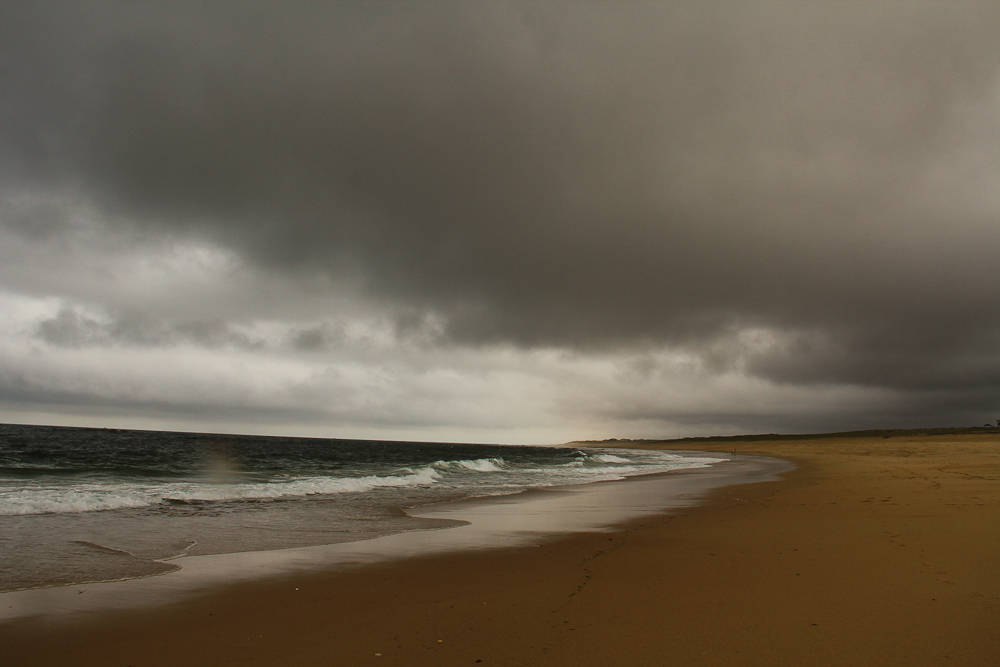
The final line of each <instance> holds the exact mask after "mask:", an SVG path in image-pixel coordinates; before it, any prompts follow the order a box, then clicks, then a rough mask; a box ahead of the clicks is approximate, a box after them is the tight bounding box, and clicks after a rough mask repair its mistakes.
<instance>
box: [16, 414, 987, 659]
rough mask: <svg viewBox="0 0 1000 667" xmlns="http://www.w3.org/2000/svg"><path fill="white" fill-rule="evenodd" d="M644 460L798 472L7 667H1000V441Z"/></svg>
mask: <svg viewBox="0 0 1000 667" xmlns="http://www.w3.org/2000/svg"><path fill="white" fill-rule="evenodd" d="M608 444H609V443H606V442H605V443H601V445H602V446H608ZM637 444H638V443H621V445H622V446H632V447H634V446H637ZM643 446H651V447H666V448H671V447H677V448H679V449H694V448H699V449H706V450H715V451H726V452H731V451H733V450H734V449H735V450H736V453H737V456H740V455H745V454H763V455H769V456H778V457H783V458H786V459H789V460H791V461H793V462H795V463H796V465H797V466H798V467H797V469H796V470H795V471H793V472H791V473H787V474H786V475H784V477H785V479H784V480H783V481H779V482H767V483H760V484H753V485H742V486H730V487H725V488H723V489H720V490H718V491H717V492H715V493H714V495H713V497H712V498H711V500H710V502H708V503H707V504H705V505H703V506H700V507H696V508H688V509H683V510H681V511H680V512H679V513H678V514H674V515H672V516H667V515H662V516H660V515H657V516H651V517H647V518H644V519H642V520H640V521H637V522H633V523H631V524H628V525H625V526H622V527H621V529H620V530H617V531H614V532H609V533H587V534H578V535H572V536H570V537H566V538H561V539H558V540H555V541H553V542H550V543H546V544H545V545H543V546H541V547H526V548H518V549H506V550H496V551H484V552H472V553H459V554H449V555H436V556H433V557H427V558H414V559H409V560H405V561H398V562H393V563H387V564H381V565H374V566H370V567H366V568H362V569H358V570H353V571H349V572H341V573H336V572H334V573H328V574H316V575H308V576H298V577H295V578H284V579H279V580H271V581H265V582H260V583H254V584H244V585H238V586H233V587H230V588H226V589H223V590H219V591H217V592H215V593H212V594H210V595H206V596H202V597H199V598H197V599H194V600H190V601H187V602H184V603H179V604H175V605H171V606H168V607H163V608H159V609H153V610H147V611H140V612H135V611H132V612H128V613H112V614H106V615H101V616H97V617H93V618H87V619H85V620H77V621H72V622H66V621H63V622H59V621H55V622H53V621H37V620H36V621H19V622H15V623H9V624H6V625H4V626H0V646H2V647H3V650H2V651H0V664H2V665H3V666H4V667H8V666H9V667H13V666H27V665H33V666H37V665H57V664H58V665H63V664H74V665H81V666H85V665H122V666H123V667H124V666H125V665H134V666H135V667H140V666H156V665H164V666H166V665H171V666H172V665H176V664H187V665H292V664H323V665H390V664H391V665H407V666H419V665H483V666H486V665H522V666H523V665H573V666H574V667H586V666H589V665H595V666H596V665H601V666H606V665H619V664H620V665H633V666H642V665H668V664H676V665H761V666H764V665H767V666H774V665H886V666H888V665H904V664H905V665H911V666H912V665H949V664H954V665H996V664H998V660H997V656H998V655H1000V573H998V565H1000V530H998V527H1000V484H998V479H1000V434H997V435H993V434H990V435H929V436H911V437H889V438H885V437H867V438H863V437H862V438H857V437H856V438H823V439H803V440H775V441H766V440H762V441H740V442H735V443H733V442H717V443H711V442H709V443H699V444H697V445H693V444H692V443H690V442H685V443H659V444H651V443H644V445H643Z"/></svg>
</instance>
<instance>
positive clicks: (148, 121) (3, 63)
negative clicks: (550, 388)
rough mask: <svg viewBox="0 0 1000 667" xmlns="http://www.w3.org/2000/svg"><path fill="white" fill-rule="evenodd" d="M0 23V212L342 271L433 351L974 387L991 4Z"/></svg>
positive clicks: (320, 336)
mask: <svg viewBox="0 0 1000 667" xmlns="http://www.w3.org/2000/svg"><path fill="white" fill-rule="evenodd" d="M0 11H2V12H3V16H2V17H0V26H2V27H0V30H2V35H0V37H2V39H0V44H2V45H3V46H2V47H0V58H2V59H0V67H2V70H0V72H2V77H3V78H2V81H3V83H2V86H3V90H2V95H3V98H2V99H3V101H2V102H0V104H2V106H0V121H2V123H3V125H2V134H0V142H2V145H3V149H4V156H3V158H0V160H2V163H0V164H2V166H0V168H2V169H3V172H2V173H3V176H4V178H5V179H6V181H7V183H8V184H15V185H6V186H4V187H5V188H7V187H17V186H18V185H20V186H24V185H26V184H34V185H37V184H39V183H41V184H50V185H51V184H59V185H63V186H65V185H70V186H73V187H78V188H82V189H84V190H86V191H88V192H90V193H91V194H92V195H93V196H94V197H95V198H97V200H98V201H99V202H100V203H101V205H102V206H104V207H105V208H106V209H107V210H109V211H113V212H114V213H115V216H116V219H127V220H131V221H132V222H131V224H134V225H137V226H141V227H145V228H147V229H149V228H158V227H162V229H163V230H164V231H165V232H169V233H173V234H176V233H181V234H190V235H193V236H195V237H201V238H204V239H207V240H210V241H212V242H215V243H219V244H222V245H223V246H226V247H228V248H231V249H234V250H235V251H237V252H239V253H241V254H242V255H243V256H244V257H245V258H246V259H248V260H249V261H251V262H254V263H256V264H258V265H260V266H265V267H268V268H269V269H271V270H273V269H278V270H281V271H286V272H289V273H291V274H296V273H300V272H301V273H302V274H307V273H315V272H317V271H319V272H326V273H329V274H331V275H335V276H345V275H347V276H355V277H358V276H359V277H360V278H361V280H362V284H363V285H364V290H365V294H366V296H367V297H368V298H371V299H374V300H377V301H378V302H380V303H383V304H387V305H390V306H392V305H394V304H395V305H396V306H400V307H405V312H406V313H407V315H405V316H401V318H400V323H399V327H400V328H401V329H405V328H406V327H407V326H409V325H408V324H407V322H408V321H409V320H414V321H421V318H425V317H431V316H433V317H439V318H441V321H442V322H444V325H443V326H444V334H445V335H446V336H448V337H450V339H451V340H454V341H457V342H473V343H482V342H513V343H515V344H517V345H521V346H528V347H530V346H544V345H557V346H571V347H578V348H581V349H597V348H603V349H611V348H614V347H616V346H622V345H625V346H634V345H642V344H647V343H649V344H663V343H665V344H676V345H682V346H687V347H688V348H690V349H692V350H695V351H700V352H702V353H704V354H705V355H706V359H715V360H716V361H717V363H718V364H719V365H720V368H724V367H725V366H726V364H727V363H735V361H736V360H737V359H738V357H739V350H738V349H737V348H735V347H734V348H732V349H727V348H726V345H725V340H727V337H729V336H731V335H733V333H734V332H736V331H738V330H740V329H742V328H754V327H757V328H765V329H772V330H775V331H778V332H782V337H781V345H778V346H776V347H774V348H772V349H770V350H769V351H766V352H761V353H759V354H757V355H756V356H755V357H754V358H753V359H752V360H751V361H750V363H749V364H748V365H747V366H746V370H747V371H748V372H751V373H755V374H758V375H761V376H765V377H770V378H773V379H776V380H778V381H781V382H792V383H857V384H865V385H876V386H897V387H904V388H905V387H910V388H914V389H920V390H923V389H927V388H934V387H940V388H952V387H960V386H966V385H968V384H970V383H971V384H972V385H974V386H976V387H981V388H983V389H984V391H987V392H992V394H991V395H993V396H995V395H996V393H997V387H998V385H1000V352H998V348H1000V345H998V343H1000V308H998V305H1000V271H998V268H997V267H998V266H1000V263H998V261H997V248H1000V224H998V222H1000V221H998V219H997V214H998V210H1000V205H998V204H1000V202H998V201H997V196H996V188H997V186H998V180H997V178H996V174H995V172H994V171H993V170H994V169H996V168H997V167H998V166H1000V165H998V163H997V161H996V158H995V149H996V147H997V142H998V139H1000V116H998V108H1000V93H998V90H1000V88H998V72H1000V42H998V41H997V39H996V35H997V34H1000V13H998V10H997V8H996V6H995V5H993V4H991V3H983V4H978V3H971V2H970V3H919V2H901V3H871V2H864V3H847V2H840V3H763V4H761V3H694V2H691V3H650V4H645V3H644V4H631V3H630V4H620V3H616V4H614V5H611V4H604V3H598V4H589V3H567V4H559V3H531V4H520V3H510V4H497V3H458V4H449V3H413V4H410V3H377V2H374V3H359V4H344V3H336V4H334V3H319V4H306V3H295V4H288V3H281V4H257V3H254V4H247V3H239V4H229V3H204V4H201V3H184V4H175V3H166V4H148V3H147V4H133V3H121V4H79V3H69V4H50V3H44V4H43V3H7V4H5V5H4V8H3V9H2V10H0ZM990 174H993V175H992V176H991V175H990ZM990 178H992V179H993V180H990ZM53 221H55V222H53ZM57 222H58V216H57V215H56V214H54V213H53V214H50V217H49V218H46V219H42V218H38V219H32V220H28V221H22V223H21V225H22V228H23V229H24V230H27V231H28V232H31V233H35V234H44V233H46V230H51V229H55V228H56V227H57V224H56V223H57ZM26 233H27V232H26ZM324 336H325V334H324V333H323V332H322V331H320V330H315V331H303V332H302V333H301V335H300V337H299V339H298V341H297V345H299V346H300V347H301V348H302V349H320V348H322V347H323V346H324V345H326V344H327V340H326V338H325V337H324ZM720 341H721V342H720Z"/></svg>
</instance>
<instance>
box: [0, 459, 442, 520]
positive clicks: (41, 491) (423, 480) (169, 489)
mask: <svg viewBox="0 0 1000 667" xmlns="http://www.w3.org/2000/svg"><path fill="white" fill-rule="evenodd" d="M439 478H440V473H438V472H437V471H436V470H434V469H433V468H431V467H425V468H419V469H417V470H414V471H413V472H412V473H410V474H406V475H388V476H385V477H379V476H377V475H369V476H366V477H307V478H302V479H296V480H291V481H287V482H279V483H262V482H261V483H237V484H204V483H195V482H180V483H169V484H141V485H140V484H87V485H75V486H73V487H36V488H27V489H17V490H12V491H0V515H7V516H11V515H26V514H51V513H56V512H60V513H78V512H95V511H101V510H112V509H128V508H134V507H148V506H152V505H158V504H160V503H161V502H163V501H164V500H174V501H178V500H179V501H184V502H192V501H224V500H253V499H268V498H284V497H295V496H309V495H318V494H322V495H326V494H337V493H351V492H364V491H370V490H372V489H375V488H382V487H406V486H410V487H413V486H429V485H431V484H435V483H436V482H437V481H438V479H439Z"/></svg>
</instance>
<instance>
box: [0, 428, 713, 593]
mask: <svg viewBox="0 0 1000 667" xmlns="http://www.w3.org/2000/svg"><path fill="white" fill-rule="evenodd" d="M718 461H719V459H717V458H712V457H711V456H709V455H696V454H678V453H673V452H662V451H640V450H617V449H616V450H601V449H592V448H587V449H586V450H583V449H575V448H572V447H529V446H505V445H477V444H443V443H422V442H383V441H370V440H335V439H318V438H283V437H265V436H242V435H206V434H191V433H168V432H153V431H126V430H104V429H85V428H64V427H48V426H22V425H0V591H5V590H6V591H11V590H19V589H26V588H42V587H48V586H57V585H63V584H73V583H87V582H95V581H110V580H118V579H129V578H138V577H147V576H151V575H156V574H162V573H166V572H170V571H172V570H175V569H176V568H177V566H176V564H174V563H173V560H174V559H176V558H178V557H181V556H195V555H207V554H226V553H238V552H249V551H265V550H273V549H286V548H291V547H301V546H313V545H323V544H334V543H338V542H351V541H358V540H366V539H371V538H374V537H378V536H381V535H388V534H392V533H399V532H403V531H411V530H425V529H434V528H446V527H450V526H452V525H454V522H452V521H449V520H446V519H431V518H416V517H412V516H409V515H408V514H407V513H406V509H410V508H414V507H420V506H424V505H428V504H431V503H439V502H443V501H448V500H456V499H462V498H470V497H478V496H497V495H506V494H514V493H518V492H520V491H524V490H526V489H531V488H538V487H552V486H563V485H571V484H585V483H588V482H598V481H604V480H615V479H622V478H624V477H627V476H633V475H641V474H647V473H657V472H666V471H671V470H685V469H692V468H701V467H706V466H711V465H712V464H713V463H717V462H718Z"/></svg>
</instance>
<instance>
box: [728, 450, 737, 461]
mask: <svg viewBox="0 0 1000 667" xmlns="http://www.w3.org/2000/svg"><path fill="white" fill-rule="evenodd" d="M729 458H731V459H735V458H736V450H735V449H734V450H733V455H732V456H730V457H729Z"/></svg>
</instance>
